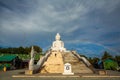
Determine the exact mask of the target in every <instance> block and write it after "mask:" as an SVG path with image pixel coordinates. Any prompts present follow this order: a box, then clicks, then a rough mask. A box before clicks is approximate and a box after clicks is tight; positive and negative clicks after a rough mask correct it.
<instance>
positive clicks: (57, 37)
mask: <svg viewBox="0 0 120 80" xmlns="http://www.w3.org/2000/svg"><path fill="white" fill-rule="evenodd" d="M55 38H56V41H58V40H60V34H59V33H57V35H56V37H55Z"/></svg>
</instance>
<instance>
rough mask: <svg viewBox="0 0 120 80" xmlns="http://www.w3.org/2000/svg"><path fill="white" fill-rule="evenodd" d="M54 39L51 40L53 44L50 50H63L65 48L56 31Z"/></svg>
mask: <svg viewBox="0 0 120 80" xmlns="http://www.w3.org/2000/svg"><path fill="white" fill-rule="evenodd" d="M55 39H56V41H54V42H53V45H52V47H51V49H52V50H60V51H65V50H66V49H65V48H64V43H63V41H61V39H60V35H59V33H57V35H56V37H55Z"/></svg>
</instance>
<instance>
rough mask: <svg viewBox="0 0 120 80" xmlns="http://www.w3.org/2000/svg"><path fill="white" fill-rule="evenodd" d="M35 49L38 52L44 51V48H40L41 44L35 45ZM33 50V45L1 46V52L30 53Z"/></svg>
mask: <svg viewBox="0 0 120 80" xmlns="http://www.w3.org/2000/svg"><path fill="white" fill-rule="evenodd" d="M34 50H35V51H36V52H37V53H41V52H42V48H40V47H39V46H36V45H35V46H34ZM30 51H31V46H30V47H22V46H20V47H18V48H16V47H9V48H0V53H4V54H5V53H6V54H29V53H30Z"/></svg>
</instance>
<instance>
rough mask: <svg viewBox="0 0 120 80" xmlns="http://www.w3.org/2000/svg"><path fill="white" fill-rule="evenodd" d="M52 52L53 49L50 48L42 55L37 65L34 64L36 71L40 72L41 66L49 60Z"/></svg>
mask: <svg viewBox="0 0 120 80" xmlns="http://www.w3.org/2000/svg"><path fill="white" fill-rule="evenodd" d="M50 54H51V50H48V51H47V52H46V54H45V56H43V57H41V58H40V60H39V61H38V62H37V64H36V65H34V72H35V73H36V72H39V71H40V68H41V67H42V65H43V64H44V62H45V61H46V60H47V58H48V57H49V56H50Z"/></svg>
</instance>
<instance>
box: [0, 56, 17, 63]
mask: <svg viewBox="0 0 120 80" xmlns="http://www.w3.org/2000/svg"><path fill="white" fill-rule="evenodd" d="M16 57H17V56H16V55H4V56H1V57H0V62H9V61H12V60H13V59H15V58H16Z"/></svg>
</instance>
